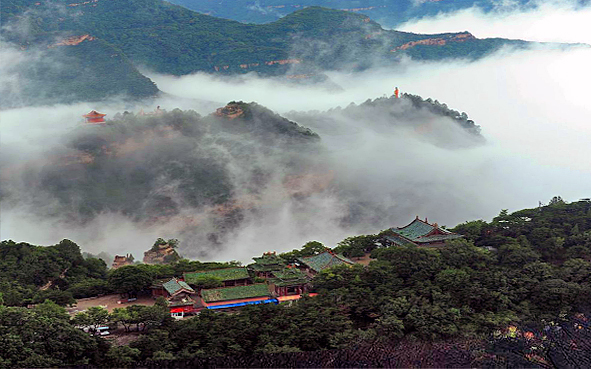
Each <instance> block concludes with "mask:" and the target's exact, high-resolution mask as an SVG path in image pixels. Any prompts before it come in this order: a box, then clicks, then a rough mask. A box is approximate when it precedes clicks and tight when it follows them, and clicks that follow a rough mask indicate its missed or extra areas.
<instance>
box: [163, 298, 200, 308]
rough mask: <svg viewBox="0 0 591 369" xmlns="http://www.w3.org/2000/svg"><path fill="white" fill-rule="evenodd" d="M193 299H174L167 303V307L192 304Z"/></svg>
mask: <svg viewBox="0 0 591 369" xmlns="http://www.w3.org/2000/svg"><path fill="white" fill-rule="evenodd" d="M194 304H195V301H193V300H192V299H188V298H187V299H182V300H176V301H171V302H169V303H168V306H169V307H176V306H187V305H194Z"/></svg>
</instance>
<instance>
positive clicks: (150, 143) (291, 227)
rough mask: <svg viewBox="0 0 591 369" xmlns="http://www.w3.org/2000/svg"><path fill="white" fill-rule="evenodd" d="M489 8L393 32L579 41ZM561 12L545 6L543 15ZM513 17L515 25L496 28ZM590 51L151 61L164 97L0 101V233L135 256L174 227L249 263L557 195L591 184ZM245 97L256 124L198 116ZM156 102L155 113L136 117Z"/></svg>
mask: <svg viewBox="0 0 591 369" xmlns="http://www.w3.org/2000/svg"><path fill="white" fill-rule="evenodd" d="M550 6H551V5H544V6H540V7H539V8H537V9H538V10H536V11H538V12H543V11H545V10H547V9H549V7H550ZM552 9H555V8H552ZM564 11H567V10H564ZM532 12H533V11H532ZM580 12H581V14H582V15H584V14H588V11H587V9H583V10H580ZM536 14H538V15H540V14H542V13H536ZM543 14H544V17H546V18H544V19H551V18H550V17H551V15H550V13H549V12H544V13H543ZM486 17H488V15H483V14H480V13H478V11H477V10H474V9H472V10H470V11H464V12H460V13H457V14H452V15H447V16H445V17H444V16H441V17H439V18H437V19H435V20H429V22H427V21H422V20H419V21H417V22H415V23H413V24H410V23H409V24H406V25H404V29H405V30H413V31H425V32H445V31H457V30H460V29H459V28H458V27H460V28H462V29H461V30H469V31H471V32H473V33H474V34H475V35H476V36H477V37H484V36H487V35H492V34H494V35H497V36H502V37H512V38H526V39H531V40H540V41H557V42H589V41H587V39H586V38H585V36H581V35H579V34H575V33H574V32H572V31H569V32H561V31H557V32H556V34H555V36H556V37H554V38H552V37H550V35H549V34H546V33H544V32H542V31H541V30H545V29H546V28H544V27H541V28H540V29H538V28H536V27H534V26H533V23H531V22H532V19H533V16H531V14H530V13H528V14H524V13H522V12H521V13H512V14H507V15H506V21H507V22H508V23H495V22H482V24H483V26H481V27H479V26H478V22H479V21H482V20H483V18H486ZM562 17H563V14H562V13H557V14H556V18H555V22H556V23H555V24H559V23H560V22H562V20H561V19H564V18H562ZM577 19H579V18H577ZM576 22H578V20H577V21H575V23H576ZM507 24H511V25H514V27H513V29H517V30H519V29H521V30H522V32H521V33H513V36H512V35H510V34H509V33H503V32H504V31H503V27H507V28H511V27H510V26H508V25H507ZM560 24H562V23H560ZM485 25H486V26H485ZM503 25H504V26H503ZM452 26H453V27H455V28H454V29H452V28H450V27H452ZM486 27H490V28H486ZM556 28H559V27H556ZM530 30H531V32H532V33H531V34H530V33H528V32H530ZM507 32H508V31H507ZM587 34H591V32H589V33H587ZM590 41H591V40H590ZM11 55H12V56H14V57H16V56H15V55H17V56H18V57H21V56H22V55H21V54H14V53H13V54H11ZM11 60H12V59H11ZM3 63H4V61H3ZM590 63H591V49H589V48H584V47H577V48H571V49H567V50H549V49H544V48H539V49H528V50H511V49H503V50H501V51H500V52H497V53H495V54H494V55H491V56H489V57H487V58H485V59H482V60H479V61H476V62H468V61H464V60H456V61H453V62H449V61H446V62H417V61H413V60H403V61H402V62H401V64H400V65H398V66H396V67H388V68H372V69H369V70H366V71H364V72H358V73H352V72H347V73H345V72H326V76H327V77H328V79H327V82H326V83H324V84H306V83H295V82H293V81H286V80H282V79H280V78H263V77H257V76H255V75H251V74H247V75H244V76H240V77H225V78H223V77H214V76H211V75H206V74H202V73H198V74H193V75H188V76H184V77H172V76H165V75H157V74H154V73H149V72H147V75H148V76H149V77H150V78H151V79H152V80H153V81H154V82H156V84H157V86H158V88H159V89H160V90H162V91H163V92H165V93H166V94H165V95H163V96H161V97H159V98H157V99H155V100H149V101H145V102H144V103H143V104H134V103H130V102H118V101H117V100H116V99H113V101H111V102H105V103H101V104H93V103H77V104H71V105H52V106H42V107H34V108H33V107H24V108H19V109H9V110H4V111H2V122H1V123H0V133H1V136H0V143H1V146H0V153H1V157H2V159H0V175H1V178H2V190H1V192H0V196H2V213H1V217H2V218H1V221H2V222H1V229H0V231H1V238H2V239H14V240H18V241H21V240H22V241H27V242H31V243H39V244H50V243H55V242H57V241H59V240H60V239H62V238H70V239H72V240H74V241H76V242H79V243H80V244H81V246H82V247H83V248H84V249H86V250H89V251H91V252H98V251H107V252H110V253H125V252H130V251H131V252H134V253H135V254H136V257H137V256H138V254H139V253H140V252H142V251H144V250H146V249H148V248H149V246H150V245H151V243H152V242H153V241H154V239H155V238H156V237H167V238H172V237H175V238H180V239H181V250H180V252H181V254H183V255H185V256H189V257H195V258H200V259H203V260H211V259H218V260H219V259H222V260H230V259H238V260H242V261H248V259H249V258H250V257H251V256H253V255H256V254H259V253H261V252H263V251H267V250H277V251H287V250H291V249H293V248H296V247H299V246H301V245H302V244H303V243H305V242H306V241H309V240H318V241H321V242H324V243H326V245H327V246H334V245H335V244H336V242H338V241H340V240H342V239H343V238H345V237H347V236H352V235H355V234H360V233H370V232H377V231H379V230H381V229H384V228H386V227H390V226H395V225H404V224H406V223H407V222H408V221H410V220H411V219H412V218H414V216H415V215H420V216H422V217H425V216H427V217H429V220H430V221H435V222H438V223H439V224H445V225H448V226H455V225H456V224H457V223H459V222H463V221H466V220H471V219H480V218H483V219H490V218H492V217H493V216H495V215H496V214H497V213H498V212H499V211H500V210H501V209H503V208H508V209H511V210H516V209H520V208H524V207H534V206H536V205H537V203H538V201H548V200H549V199H550V198H551V197H552V196H554V195H561V196H562V197H563V198H565V199H566V200H569V201H574V200H578V199H579V198H581V197H589V195H590V194H589V189H591V165H590V164H589V161H588V158H589V157H591V148H590V146H589V145H588V141H589V138H590V137H591V126H589V124H588V121H589V117H590V116H591V108H590V107H589V105H588V101H587V100H588V86H589V85H591V76H590V75H589V73H588V72H587V68H588V65H590ZM3 70H8V69H6V68H4V69H3ZM9 77H10V76H7V75H4V76H3V77H2V78H3V80H4V79H6V78H9ZM396 86H398V87H399V88H400V89H401V90H402V92H407V93H410V94H414V95H419V96H421V97H423V98H424V99H427V98H431V99H433V100H438V102H440V103H438V105H437V106H440V107H441V109H442V110H441V111H433V110H430V109H429V108H428V107H427V106H428V105H424V104H423V103H420V104H415V103H413V100H412V99H411V98H402V99H398V100H395V99H392V98H385V97H384V96H385V95H386V96H388V97H389V96H390V95H391V94H392V92H393V89H394V87H396ZM368 99H372V100H373V99H377V100H374V101H370V102H366V100H368ZM241 100H242V101H246V102H250V101H255V102H256V103H257V104H259V105H260V106H255V108H253V110H252V111H250V110H249V109H250V108H248V107H245V108H244V109H245V111H243V112H242V113H243V114H246V115H245V116H244V117H248V118H249V119H250V120H241V119H242V118H238V119H229V118H228V117H219V116H215V115H210V114H211V113H212V112H213V111H214V108H215V107H222V106H224V105H226V104H227V103H228V102H229V101H241ZM351 103H354V105H350V104H351ZM443 103H445V104H447V105H446V107H449V109H453V110H457V111H458V113H459V114H458V116H457V117H456V116H454V114H452V113H450V114H451V115H446V114H444V113H441V112H443V111H448V110H443V109H444V107H443V105H442V104H443ZM156 105H160V106H161V107H163V108H164V109H166V110H167V113H166V114H164V115H150V116H140V115H138V113H139V111H140V110H142V109H143V110H144V111H145V112H150V111H152V110H153V109H154V107H155V106H156ZM263 107H266V108H269V109H271V110H272V111H273V112H271V111H267V110H266V109H264V108H263ZM175 108H181V109H183V110H185V112H180V111H177V112H175V111H173V110H174V109H175ZM91 109H97V110H99V111H101V112H104V113H107V114H108V118H111V119H114V117H115V115H116V114H117V113H123V112H124V111H126V110H127V111H130V112H133V113H134V114H130V115H119V116H117V118H116V119H115V122H116V124H114V125H113V126H109V127H80V125H81V123H80V121H81V117H80V115H82V114H84V113H87V112H88V111H89V110H91ZM188 109H192V110H194V111H195V112H193V113H190V112H187V111H186V110H188ZM462 112H466V114H467V116H465V115H464V116H463V117H462V116H461V114H460V113H462ZM231 113H233V111H231V112H230V113H228V114H231ZM275 113H278V114H280V116H279V115H275ZM248 114H252V116H250V115H248ZM284 118H287V119H289V120H290V121H292V122H295V123H297V124H298V125H299V127H298V126H295V125H293V124H292V123H290V122H288V121H286V120H285V119H284ZM468 119H470V120H473V121H474V122H475V123H476V124H477V125H480V127H481V134H478V133H477V127H473V126H470V124H469V123H467V122H468ZM302 127H307V128H310V129H311V130H312V131H313V132H315V133H317V134H318V136H319V138H316V137H315V136H313V135H311V134H310V132H308V131H306V130H305V129H303V128H302ZM88 129H94V130H96V132H98V133H96V134H95V133H92V132H90V131H89V130H88ZM85 155H86V156H85ZM101 186H107V187H106V188H103V187H101Z"/></svg>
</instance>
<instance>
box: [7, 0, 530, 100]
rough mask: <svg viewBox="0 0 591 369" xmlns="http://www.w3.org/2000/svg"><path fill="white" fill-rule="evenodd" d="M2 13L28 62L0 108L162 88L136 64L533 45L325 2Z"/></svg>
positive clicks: (280, 69)
mask: <svg viewBox="0 0 591 369" xmlns="http://www.w3.org/2000/svg"><path fill="white" fill-rule="evenodd" d="M0 12H1V16H2V19H3V24H5V25H6V26H5V27H3V28H2V37H3V38H4V40H5V41H6V42H7V45H12V46H13V47H14V51H13V53H14V54H17V55H19V60H22V61H26V62H21V63H14V65H12V66H10V68H8V69H7V72H9V73H11V74H14V75H15V78H18V80H19V82H18V83H17V84H15V85H9V86H7V87H5V90H6V91H4V92H5V94H7V96H9V97H10V99H6V101H5V102H3V105H4V106H19V105H26V104H41V103H53V102H56V101H58V102H71V101H79V100H87V99H88V100H101V99H103V98H104V97H105V96H110V95H116V94H120V95H128V96H130V97H132V98H143V97H146V96H153V95H155V94H156V93H157V89H156V87H155V86H154V85H153V84H152V83H151V81H150V80H149V79H147V78H145V77H143V76H142V75H141V74H140V73H139V72H138V71H137V69H135V68H136V67H138V66H140V67H142V68H147V69H149V70H151V71H155V72H158V73H164V74H173V75H185V74H190V73H194V72H198V71H202V72H207V73H213V74H242V73H247V72H252V71H254V72H257V73H259V74H262V75H286V74H287V75H297V76H302V75H304V76H310V75H314V74H317V73H319V72H321V71H322V70H342V69H345V70H364V69H367V68H369V67H371V66H374V65H392V64H395V63H397V62H398V61H399V60H400V58H401V57H402V56H404V55H409V56H411V57H412V58H414V59H419V60H440V59H445V58H467V59H476V58H480V57H483V56H485V55H487V54H489V53H491V52H494V51H495V50H498V49H499V48H500V47H502V46H504V45H512V46H516V47H523V46H526V45H528V43H526V42H525V41H515V40H513V41H512V40H505V39H483V40H480V39H477V38H475V37H474V36H472V35H471V34H470V33H468V32H463V33H451V34H437V35H423V34H413V33H405V32H398V31H392V30H386V29H383V28H382V27H381V26H380V25H379V24H378V23H376V22H375V21H372V20H370V18H368V17H367V16H365V15H361V14H356V13H352V12H346V11H340V10H331V9H327V8H321V7H309V8H305V9H301V10H298V11H296V12H294V13H291V14H289V15H287V16H285V17H283V18H281V19H279V20H277V21H275V22H272V23H267V24H262V25H253V24H244V23H239V22H236V21H230V20H226V19H220V18H215V17H212V16H208V15H204V14H200V13H197V12H193V11H191V10H188V9H185V8H183V7H180V6H177V5H173V4H170V3H168V2H164V1H161V0H147V1H138V0H113V1H105V0H96V1H95V0H93V1H90V2H80V3H71V2H69V1H64V0H60V1H58V2H44V1H43V2H35V1H33V0H30V1H25V0H7V1H5V2H4V3H3V6H2V9H1V10H0ZM128 59H129V61H131V63H133V66H132V65H131V64H130V63H129V61H128ZM65 66H67V68H66V67H65ZM20 85H23V86H24V87H23V88H22V89H21V88H17V87H19V86H20ZM36 90H38V91H40V92H41V93H40V94H35V93H33V91H36Z"/></svg>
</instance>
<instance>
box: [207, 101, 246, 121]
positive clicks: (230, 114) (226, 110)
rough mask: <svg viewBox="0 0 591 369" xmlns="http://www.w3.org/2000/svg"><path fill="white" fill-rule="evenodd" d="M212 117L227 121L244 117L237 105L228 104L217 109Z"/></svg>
mask: <svg viewBox="0 0 591 369" xmlns="http://www.w3.org/2000/svg"><path fill="white" fill-rule="evenodd" d="M214 115H215V116H217V117H224V118H227V119H236V118H238V117H241V116H243V115H244V110H243V109H242V108H241V107H240V105H238V104H228V105H226V106H224V107H223V108H219V109H217V110H216V111H215V113H214Z"/></svg>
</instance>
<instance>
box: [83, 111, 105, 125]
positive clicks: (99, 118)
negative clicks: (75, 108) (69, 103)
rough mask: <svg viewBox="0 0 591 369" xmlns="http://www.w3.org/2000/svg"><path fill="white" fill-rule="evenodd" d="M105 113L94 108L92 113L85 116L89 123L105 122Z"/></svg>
mask: <svg viewBox="0 0 591 369" xmlns="http://www.w3.org/2000/svg"><path fill="white" fill-rule="evenodd" d="M105 115H107V114H102V113H99V112H98V111H96V110H93V111H91V112H90V113H88V114H86V115H83V117H84V118H86V123H88V124H102V123H105Z"/></svg>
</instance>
